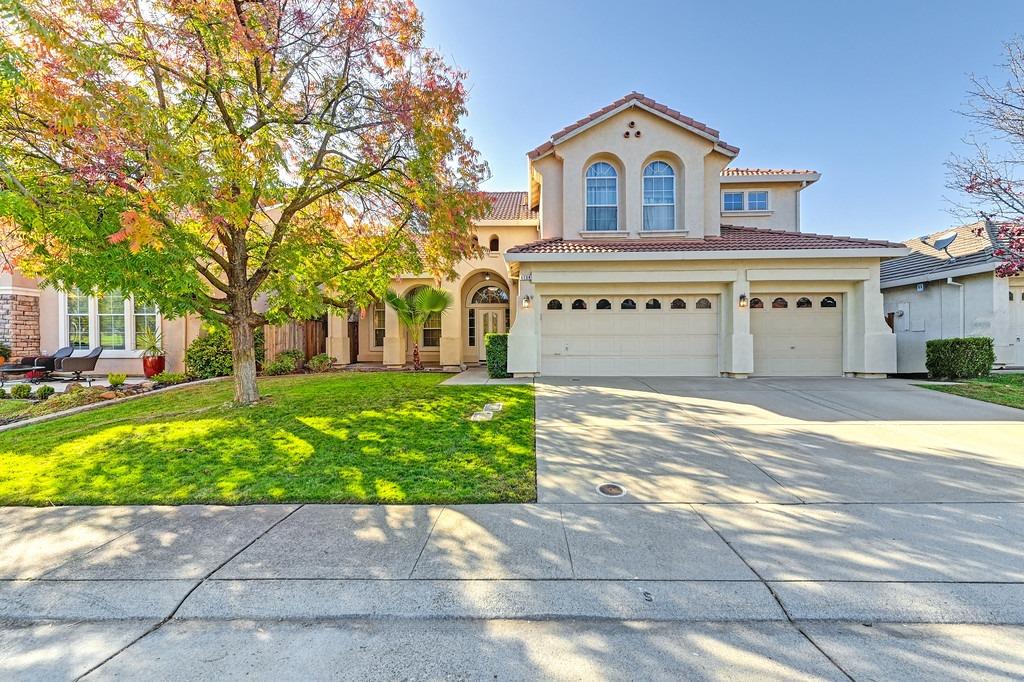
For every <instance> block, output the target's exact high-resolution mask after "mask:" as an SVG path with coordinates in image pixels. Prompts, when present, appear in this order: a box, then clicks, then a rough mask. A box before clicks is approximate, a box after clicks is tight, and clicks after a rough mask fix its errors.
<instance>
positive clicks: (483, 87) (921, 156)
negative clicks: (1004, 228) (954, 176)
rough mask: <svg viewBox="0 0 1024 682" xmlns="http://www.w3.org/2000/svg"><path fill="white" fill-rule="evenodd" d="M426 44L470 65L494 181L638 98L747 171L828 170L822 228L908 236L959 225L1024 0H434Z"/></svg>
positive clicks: (808, 208) (474, 123) (478, 127)
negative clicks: (556, 137)
mask: <svg viewBox="0 0 1024 682" xmlns="http://www.w3.org/2000/svg"><path fill="white" fill-rule="evenodd" d="M418 5H419V7H420V8H421V10H423V12H424V15H425V18H426V31H427V42H428V44H430V45H432V46H433V47H436V48H438V49H440V50H441V52H442V53H443V54H444V55H446V56H447V57H448V59H449V60H451V61H452V62H454V63H455V64H457V65H458V66H459V67H461V68H463V69H466V70H468V71H469V74H470V75H469V85H470V89H471V99H470V110H471V113H470V116H469V118H468V119H467V121H466V125H467V126H468V128H469V130H470V132H471V133H472V135H473V137H474V139H475V141H476V145H477V148H478V149H480V150H481V151H482V152H483V154H484V156H485V158H486V159H487V161H488V162H489V163H490V165H491V172H492V179H491V180H490V181H488V183H487V184H486V185H485V188H486V189H490V190H502V189H526V152H527V151H528V150H530V149H532V148H534V147H535V146H537V145H539V144H540V143H542V142H544V141H545V140H546V139H548V137H549V136H550V135H551V133H553V132H554V131H556V130H558V129H560V128H561V127H563V126H565V125H567V124H568V123H571V122H573V121H575V120H577V119H578V118H581V117H583V116H585V115H587V114H589V113H590V112H592V111H594V110H595V109H598V108H600V107H602V106H604V105H605V104H608V103H609V102H611V101H613V100H615V99H617V98H619V97H621V96H623V95H624V94H626V93H628V92H630V91H632V90H639V91H640V92H643V93H644V94H646V95H648V96H649V97H653V98H654V99H656V100H658V101H660V102H662V103H664V104H667V105H669V106H671V107H674V108H676V109H678V110H680V111H682V112H683V113H684V114H687V115H689V116H692V117H693V118H695V119H697V120H699V121H703V122H704V123H707V124H708V125H710V126H712V127H714V128H717V129H718V130H720V131H721V133H722V138H723V139H724V140H725V141H727V142H729V143H730V144H734V145H737V146H739V147H740V148H741V150H742V151H741V154H740V156H739V158H738V159H737V160H736V161H735V162H734V165H737V166H772V167H785V168H813V169H815V170H818V171H820V172H821V173H822V179H821V180H820V181H819V182H818V183H817V184H816V185H814V186H812V187H810V188H808V189H807V190H805V191H804V193H803V195H802V196H803V203H802V207H801V209H802V211H803V214H802V226H803V229H804V230H806V231H809V232H810V231H815V232H824V233H831V234H851V235H855V236H862V237H887V238H898V239H901V240H902V239H905V238H908V237H912V236H918V235H921V234H923V233H925V232H932V231H935V230H939V229H942V228H944V227H946V226H948V225H951V224H954V223H955V222H956V221H955V218H954V217H953V216H952V215H951V214H950V213H949V210H950V204H949V202H948V201H947V199H948V198H953V197H955V194H954V193H952V192H950V191H949V190H947V189H946V188H945V169H944V167H943V163H944V162H945V161H946V159H947V158H948V157H949V155H950V153H952V152H965V151H967V150H966V147H965V146H964V145H963V143H962V140H963V138H964V136H965V135H966V134H968V133H969V132H970V131H971V128H972V126H971V123H970V122H969V121H967V120H966V119H964V118H963V117H962V116H961V115H959V114H958V113H957V111H958V110H962V109H963V108H964V103H965V101H966V92H967V89H968V86H969V81H968V74H969V73H971V72H974V73H978V74H989V75H992V76H997V75H999V70H998V68H997V66H996V65H998V64H999V63H1000V62H1001V43H1002V41H1004V40H1006V39H1008V38H1010V37H1011V36H1012V35H1013V34H1014V33H1016V32H1024V2H1022V1H1021V0H1009V1H996V0H975V1H974V2H963V1H962V0H960V1H958V2H953V1H950V0H928V1H924V0H920V1H910V0H902V1H901V0H889V1H888V2H883V1H879V0H857V1H856V2H854V1H852V0H851V1H848V2H836V1H822V0H816V1H813V2H811V1H807V2H805V1H797V0H776V1H775V2H754V1H753V0H750V1H746V2H743V1H737V0H734V1H733V2H729V3H723V2H709V1H707V0H704V1H703V2H692V1H691V0H685V1H682V0H680V1H674V2H670V1H668V0H663V1H661V2H653V1H651V0H632V1H631V2H621V1H619V2H614V1H609V0H587V1H586V2H583V1H576V0H573V1H566V0H521V1H515V0H510V1H507V2H503V1H500V0H418Z"/></svg>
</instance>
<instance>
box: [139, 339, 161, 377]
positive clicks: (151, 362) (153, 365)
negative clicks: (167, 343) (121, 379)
mask: <svg viewBox="0 0 1024 682" xmlns="http://www.w3.org/2000/svg"><path fill="white" fill-rule="evenodd" d="M135 347H136V348H138V349H139V350H141V351H142V373H143V374H145V375H146V378H147V379H149V378H150V377H152V376H153V375H155V374H160V373H161V372H163V371H164V369H165V367H166V365H167V354H166V353H165V352H164V349H163V347H162V346H161V345H160V339H158V338H157V336H156V334H154V333H153V332H152V331H150V330H148V329H147V330H146V331H144V332H142V333H141V334H139V335H138V336H137V337H136V338H135Z"/></svg>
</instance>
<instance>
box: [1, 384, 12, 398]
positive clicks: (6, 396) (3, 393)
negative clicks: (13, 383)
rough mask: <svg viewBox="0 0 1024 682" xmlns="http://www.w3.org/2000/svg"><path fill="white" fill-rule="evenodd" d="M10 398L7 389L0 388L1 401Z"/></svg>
mask: <svg viewBox="0 0 1024 682" xmlns="http://www.w3.org/2000/svg"><path fill="white" fill-rule="evenodd" d="M9 397H10V396H9V395H7V389H6V388H2V387H0V400H6V399H7V398H9Z"/></svg>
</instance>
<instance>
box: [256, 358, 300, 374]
mask: <svg viewBox="0 0 1024 682" xmlns="http://www.w3.org/2000/svg"><path fill="white" fill-rule="evenodd" d="M294 371H295V360H294V358H290V357H279V358H278V359H277V360H274V361H273V362H268V363H267V364H266V365H264V366H263V373H264V374H269V375H271V376H280V375H281V374H291V373H293V372H294Z"/></svg>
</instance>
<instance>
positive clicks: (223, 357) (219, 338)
mask: <svg viewBox="0 0 1024 682" xmlns="http://www.w3.org/2000/svg"><path fill="white" fill-rule="evenodd" d="M253 337H254V342H255V343H254V350H255V351H256V364H257V365H262V364H263V352H264V350H263V328H262V327H260V328H259V329H257V330H256V331H255V332H253ZM232 370H233V367H232V362H231V334H230V332H228V330H227V328H226V327H210V328H208V330H207V334H206V335H205V336H200V337H199V338H197V339H196V340H195V341H193V342H192V343H190V344H189V345H188V348H187V349H186V350H185V371H186V372H187V373H188V375H189V376H191V377H195V378H196V379H212V378H213V377H226V376H229V375H230V374H231V373H232Z"/></svg>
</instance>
